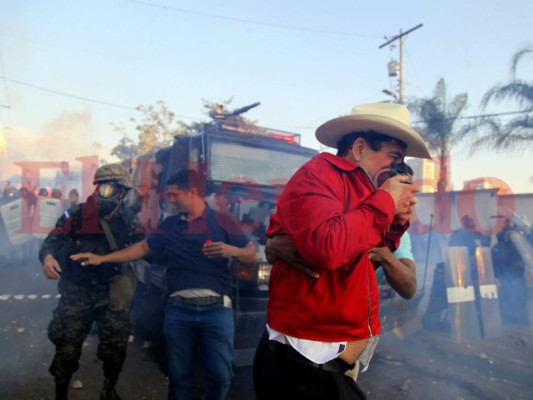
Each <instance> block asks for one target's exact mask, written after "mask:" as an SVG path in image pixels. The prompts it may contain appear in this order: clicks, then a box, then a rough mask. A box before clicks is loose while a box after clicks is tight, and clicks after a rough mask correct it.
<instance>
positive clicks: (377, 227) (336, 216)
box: [277, 165, 417, 273]
mask: <svg viewBox="0 0 533 400" xmlns="http://www.w3.org/2000/svg"><path fill="white" fill-rule="evenodd" d="M324 171H326V172H324ZM354 176H356V177H357V178H358V179H360V184H361V185H364V184H365V181H364V179H366V177H364V176H363V175H362V172H358V171H355V172H354ZM401 179H402V177H401V176H400V175H398V176H395V177H393V178H390V179H389V180H388V181H392V182H389V183H388V186H386V187H385V188H384V189H383V190H382V189H381V188H380V190H377V191H376V192H375V193H373V194H372V195H370V196H369V197H367V198H365V199H360V200H358V199H354V200H353V201H356V202H358V201H360V203H358V204H357V205H356V206H355V207H353V206H352V207H350V208H349V211H346V208H347V204H345V198H344V195H345V193H344V192H343V188H344V185H345V183H344V182H343V180H342V176H340V175H339V176H337V175H335V174H332V173H327V170H326V169H323V168H319V167H318V165H312V166H310V167H309V168H303V169H300V170H298V171H297V172H296V174H295V175H294V177H293V179H291V182H290V183H289V184H288V185H287V186H286V188H285V190H284V192H283V193H282V195H281V197H280V200H279V201H278V209H277V214H278V215H279V220H280V225H282V227H283V232H284V233H287V234H288V235H289V236H290V237H291V238H292V240H293V242H294V245H295V246H296V248H297V250H298V252H299V253H300V254H301V255H302V256H303V257H304V258H305V260H306V261H307V262H309V263H310V264H311V265H313V267H315V269H316V271H317V272H318V273H321V271H322V270H330V269H336V268H339V267H341V266H344V265H347V264H350V263H352V262H353V261H354V260H356V259H357V258H358V257H360V256H361V254H362V253H364V252H367V251H368V250H369V249H372V248H374V247H376V246H378V245H380V243H381V242H382V240H383V236H384V233H385V232H386V231H387V229H388V228H389V227H390V226H391V224H392V222H393V219H394V215H395V214H401V213H404V212H406V210H407V209H408V207H409V206H408V202H410V201H411V197H412V193H413V192H414V191H416V190H417V188H416V187H415V186H414V185H406V184H404V183H402V182H403V181H402V180H401ZM358 183H359V182H358ZM385 189H387V190H385ZM404 191H405V192H406V193H407V194H403V192H404ZM404 198H405V204H404V205H402V207H399V206H398V204H396V203H397V202H399V199H401V200H403V199H404ZM402 233H403V231H402Z"/></svg>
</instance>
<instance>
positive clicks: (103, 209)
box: [96, 182, 122, 217]
mask: <svg viewBox="0 0 533 400" xmlns="http://www.w3.org/2000/svg"><path fill="white" fill-rule="evenodd" d="M121 189H122V186H120V185H118V184H116V183H115V182H105V183H99V184H98V187H97V188H96V194H97V197H98V215H100V216H101V217H104V216H106V215H108V214H109V213H110V212H112V211H113V210H114V209H115V208H116V207H117V205H118V204H119V203H120V201H121V199H122V191H121Z"/></svg>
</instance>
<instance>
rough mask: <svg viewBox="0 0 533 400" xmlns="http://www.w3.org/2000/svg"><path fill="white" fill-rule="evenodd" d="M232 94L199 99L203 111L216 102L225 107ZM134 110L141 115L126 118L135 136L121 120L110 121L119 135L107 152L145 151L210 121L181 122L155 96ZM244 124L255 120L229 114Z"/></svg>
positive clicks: (123, 154)
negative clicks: (151, 102) (152, 102)
mask: <svg viewBox="0 0 533 400" xmlns="http://www.w3.org/2000/svg"><path fill="white" fill-rule="evenodd" d="M232 101H233V98H229V99H227V100H224V101H222V102H221V103H216V102H211V101H208V100H205V99H202V102H203V109H204V111H203V113H204V114H206V115H212V113H213V112H214V110H215V108H216V107H217V106H222V107H227V106H228V105H229V104H231V102H232ZM137 110H138V111H139V112H141V113H142V118H141V119H140V120H137V119H135V118H130V121H131V122H133V123H134V124H135V131H136V133H137V140H136V141H135V140H134V139H132V138H131V137H130V136H129V134H128V132H127V129H126V127H125V126H124V124H122V123H118V124H113V129H114V130H115V132H119V133H121V134H122V138H121V139H120V140H119V142H118V143H117V145H116V146H115V147H113V149H112V150H111V154H112V155H114V156H116V157H117V158H119V159H120V160H126V159H129V158H132V157H134V156H136V155H140V154H144V153H148V152H151V151H154V150H158V149H161V148H164V147H167V146H170V145H171V144H172V142H173V140H174V137H175V136H178V135H180V136H188V135H192V134H194V132H196V131H197V130H198V129H199V128H201V126H202V125H204V124H208V123H210V122H201V121H196V122H191V123H185V122H183V121H182V120H178V119H177V118H176V114H175V113H174V112H172V111H170V110H169V108H168V107H167V105H166V103H165V102H164V101H162V100H159V101H157V102H156V103H155V105H150V106H144V105H140V106H138V107H137ZM232 118H233V119H236V120H237V121H239V122H240V123H242V124H245V125H247V126H255V121H252V120H249V119H247V118H244V117H243V116H241V115H238V116H236V117H232Z"/></svg>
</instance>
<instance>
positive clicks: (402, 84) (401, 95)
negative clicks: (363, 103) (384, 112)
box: [379, 24, 423, 104]
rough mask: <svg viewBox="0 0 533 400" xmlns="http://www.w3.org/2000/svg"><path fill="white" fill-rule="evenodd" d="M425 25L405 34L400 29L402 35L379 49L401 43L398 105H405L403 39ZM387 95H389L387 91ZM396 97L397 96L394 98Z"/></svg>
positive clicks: (420, 25)
mask: <svg viewBox="0 0 533 400" xmlns="http://www.w3.org/2000/svg"><path fill="white" fill-rule="evenodd" d="M422 25H423V24H418V25H417V26H415V27H414V28H411V29H409V30H407V31H405V32H403V30H402V29H400V34H399V35H397V36H394V37H393V38H392V39H389V40H388V41H387V42H385V43H383V44H382V45H381V46H379V48H380V49H381V48H383V47H385V46H387V45H388V44H391V43H392V42H394V41H396V40H399V41H400V46H399V50H400V66H399V77H398V103H400V104H403V89H404V67H403V65H404V62H403V38H404V36H406V35H408V34H409V33H411V32H413V31H414V30H416V29H418V28H421V27H422ZM385 93H387V92H386V91H385ZM393 97H395V96H393Z"/></svg>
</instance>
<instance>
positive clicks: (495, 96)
mask: <svg viewBox="0 0 533 400" xmlns="http://www.w3.org/2000/svg"><path fill="white" fill-rule="evenodd" d="M526 56H533V43H530V44H529V45H527V46H525V47H523V48H522V49H520V50H518V51H517V52H516V53H515V54H514V56H513V57H512V60H511V67H510V76H511V79H510V81H509V82H507V83H497V84H496V85H494V86H493V87H492V88H490V89H489V90H488V91H487V93H485V95H484V96H483V98H482V100H481V107H482V108H483V109H486V108H487V107H488V106H489V104H492V103H500V104H508V103H511V104H512V103H514V104H516V105H518V106H519V107H520V108H521V111H522V112H520V113H519V115H518V116H516V117H513V118H511V119H510V120H508V121H506V122H503V121H501V120H500V119H499V118H495V117H491V116H489V117H485V118H483V119H481V120H480V121H479V124H478V132H479V134H480V135H481V136H480V137H479V138H478V139H477V140H476V141H475V142H474V146H472V151H475V150H477V149H479V148H482V147H489V148H494V149H498V150H514V151H520V150H525V149H528V148H531V147H532V145H533V82H532V81H525V80H521V79H519V78H517V68H518V64H519V63H520V62H521V61H522V60H523V59H524V58H525V57H526Z"/></svg>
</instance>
